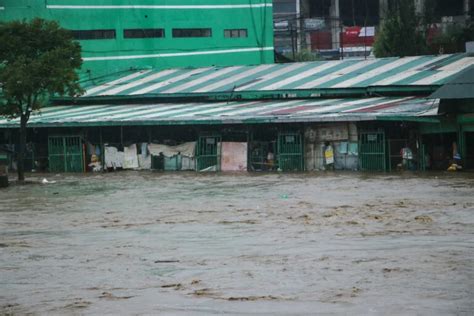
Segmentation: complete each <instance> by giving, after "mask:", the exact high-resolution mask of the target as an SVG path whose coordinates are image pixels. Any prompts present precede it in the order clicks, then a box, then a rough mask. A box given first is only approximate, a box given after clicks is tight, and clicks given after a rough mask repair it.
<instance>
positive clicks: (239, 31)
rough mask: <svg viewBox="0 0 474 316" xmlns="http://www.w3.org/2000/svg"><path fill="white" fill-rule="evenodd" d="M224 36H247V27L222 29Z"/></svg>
mask: <svg viewBox="0 0 474 316" xmlns="http://www.w3.org/2000/svg"><path fill="white" fill-rule="evenodd" d="M224 37H232V38H234V37H247V29H234V30H224Z"/></svg>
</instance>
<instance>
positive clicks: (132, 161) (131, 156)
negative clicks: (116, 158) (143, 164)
mask: <svg viewBox="0 0 474 316" xmlns="http://www.w3.org/2000/svg"><path fill="white" fill-rule="evenodd" d="M123 152H124V160H123V168H124V169H136V168H138V155H137V145H136V144H133V145H130V146H128V147H124V148H123Z"/></svg>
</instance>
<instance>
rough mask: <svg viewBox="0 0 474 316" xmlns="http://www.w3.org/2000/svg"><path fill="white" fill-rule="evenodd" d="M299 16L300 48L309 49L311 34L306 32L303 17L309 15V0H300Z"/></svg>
mask: <svg viewBox="0 0 474 316" xmlns="http://www.w3.org/2000/svg"><path fill="white" fill-rule="evenodd" d="M300 16H301V25H302V27H301V36H300V38H301V48H302V49H306V50H309V51H310V50H311V36H310V34H309V32H306V29H305V27H304V25H305V23H304V19H307V18H309V17H310V0H300Z"/></svg>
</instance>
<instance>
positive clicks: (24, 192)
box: [0, 172, 474, 315]
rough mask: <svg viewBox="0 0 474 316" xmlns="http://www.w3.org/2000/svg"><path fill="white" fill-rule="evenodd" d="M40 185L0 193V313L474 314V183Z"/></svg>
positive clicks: (131, 179)
mask: <svg viewBox="0 0 474 316" xmlns="http://www.w3.org/2000/svg"><path fill="white" fill-rule="evenodd" d="M44 177H46V178H47V179H48V180H49V181H55V183H48V184H41V180H42V179H43V178H44ZM29 180H31V181H32V182H33V184H29V185H23V186H20V185H12V186H10V187H9V188H6V189H2V190H0V314H8V313H12V314H25V313H38V314H104V313H108V314H165V315H189V314H191V315H209V314H227V315H235V314H238V315H242V314H247V315H255V314H260V315H264V314H266V315H284V314H315V313H323V314H330V315H331V314H341V313H344V314H355V315H380V314H410V315H413V314H424V315H447V314H456V315H472V314H473V313H474V303H473V302H474V263H473V262H474V174H468V173H459V174H448V173H436V174H435V173H429V174H421V175H420V174H409V173H407V174H375V175H373V174H372V175H368V174H361V173H314V174H258V175H251V174H196V173H153V172H117V173H110V174H89V175H53V174H49V175H34V174H32V175H30V176H29Z"/></svg>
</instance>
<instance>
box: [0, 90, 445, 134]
mask: <svg viewBox="0 0 474 316" xmlns="http://www.w3.org/2000/svg"><path fill="white" fill-rule="evenodd" d="M438 103H439V102H438V100H432V99H425V98H414V97H404V98H387V97H378V98H358V99H324V100H321V99H319V100H292V101H288V100H284V101H278V100H272V101H252V102H208V103H167V104H149V105H143V104H141V105H89V106H54V107H47V108H44V109H43V110H42V112H41V113H40V114H39V113H37V114H34V115H32V116H31V117H30V121H29V123H28V126H29V127H50V126H55V127H61V126H107V125H179V124H231V123H268V122H276V123H278V122H282V123H283V122H322V121H360V120H375V119H384V118H389V117H393V116H395V117H397V118H399V117H402V118H403V117H405V118H416V117H420V116H428V115H436V113H437V110H438ZM18 125H19V120H18V119H16V120H7V119H0V127H4V128H5V127H13V126H15V127H17V126H18Z"/></svg>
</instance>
